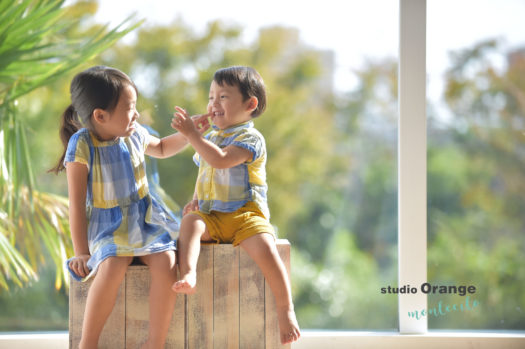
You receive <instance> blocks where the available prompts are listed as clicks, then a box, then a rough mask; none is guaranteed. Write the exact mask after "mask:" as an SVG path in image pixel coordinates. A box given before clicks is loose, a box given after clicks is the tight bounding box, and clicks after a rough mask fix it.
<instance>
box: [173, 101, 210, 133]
mask: <svg viewBox="0 0 525 349" xmlns="http://www.w3.org/2000/svg"><path fill="white" fill-rule="evenodd" d="M175 109H176V110H177V112H176V113H175V115H174V116H173V119H172V120H171V127H173V128H174V129H176V130H177V131H179V132H180V133H182V134H183V135H184V136H186V137H188V136H190V135H192V134H198V135H200V134H201V133H203V132H205V131H206V130H207V129H208V128H209V127H210V125H209V122H208V119H207V118H208V116H210V115H209V114H202V115H196V116H195V117H190V116H188V113H187V112H186V110H184V109H183V108H181V107H178V106H177V107H175Z"/></svg>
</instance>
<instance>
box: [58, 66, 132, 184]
mask: <svg viewBox="0 0 525 349" xmlns="http://www.w3.org/2000/svg"><path fill="white" fill-rule="evenodd" d="M126 86H131V87H133V88H134V89H135V91H136V92H137V93H138V91H137V87H136V86H135V84H134V83H133V81H131V79H130V78H129V77H128V76H127V75H126V74H124V73H123V72H121V71H120V70H118V69H115V68H110V67H105V66H95V67H91V68H89V69H86V70H84V71H83V72H81V73H78V74H77V75H76V76H75V77H74V78H73V80H72V81H71V86H70V88H69V91H70V93H71V105H69V106H68V107H67V108H66V110H65V111H64V113H63V114H62V118H61V119H62V122H61V126H60V131H59V133H60V140H61V141H62V144H63V145H64V151H63V153H62V156H61V157H60V160H58V163H57V164H56V166H55V167H53V168H52V169H50V170H49V172H55V173H56V174H58V173H59V172H60V171H62V170H64V168H65V167H64V158H65V156H66V150H67V145H68V142H69V139H70V138H71V136H72V135H73V134H75V132H77V131H78V130H79V129H80V128H82V127H86V128H88V129H89V130H91V131H92V132H93V131H94V128H93V125H92V123H91V116H92V115H93V111H94V110H95V109H102V110H106V111H109V112H111V111H113V110H114V109H115V107H116V106H117V104H118V100H119V97H120V93H121V92H122V90H123V89H124V88H125V87H126Z"/></svg>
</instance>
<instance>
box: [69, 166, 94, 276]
mask: <svg viewBox="0 0 525 349" xmlns="http://www.w3.org/2000/svg"><path fill="white" fill-rule="evenodd" d="M66 174H67V184H68V185H67V186H68V195H69V227H70V230H71V239H72V240H73V250H74V252H75V257H76V258H77V260H76V261H74V262H71V263H72V264H74V265H70V267H71V269H73V271H74V272H75V273H76V274H77V275H79V276H80V277H84V276H86V275H87V274H89V269H88V267H87V261H88V259H89V258H90V253H89V246H88V241H87V217H86V193H87V178H88V168H87V166H86V165H84V164H81V163H78V162H70V163H68V164H67V166H66Z"/></svg>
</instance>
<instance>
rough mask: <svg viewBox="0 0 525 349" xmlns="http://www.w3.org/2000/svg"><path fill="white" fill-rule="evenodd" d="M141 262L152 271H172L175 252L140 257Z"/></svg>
mask: <svg viewBox="0 0 525 349" xmlns="http://www.w3.org/2000/svg"><path fill="white" fill-rule="evenodd" d="M141 260H142V261H143V262H144V264H146V265H147V266H148V267H149V268H150V269H151V270H152V271H153V270H172V269H175V267H176V257H175V251H165V252H159V253H154V254H150V255H147V256H142V257H141Z"/></svg>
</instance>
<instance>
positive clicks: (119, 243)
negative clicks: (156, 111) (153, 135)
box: [64, 124, 179, 281]
mask: <svg viewBox="0 0 525 349" xmlns="http://www.w3.org/2000/svg"><path fill="white" fill-rule="evenodd" d="M148 140H149V136H148V131H147V130H146V129H145V128H144V127H142V126H141V125H138V124H137V129H136V131H135V132H133V134H131V135H130V136H129V137H123V138H118V139H117V140H114V141H99V140H97V138H96V137H95V136H94V135H93V134H92V133H91V132H90V131H89V130H87V129H85V128H83V129H80V130H79V131H77V132H76V133H75V134H74V135H73V136H72V137H71V139H70V140H69V144H68V147H67V151H66V157H65V159H64V165H65V166H67V163H69V162H79V163H82V164H85V165H86V166H87V167H88V187H87V195H86V215H87V221H88V228H87V235H88V236H87V238H88V245H89V251H90V254H91V258H90V259H89V261H88V267H89V269H90V270H91V272H90V273H89V275H87V276H86V277H84V278H81V277H79V276H78V275H76V274H75V273H74V272H73V271H72V270H71V269H69V260H68V261H67V262H66V266H67V267H68V269H69V271H70V273H71V275H72V276H73V278H75V279H76V280H79V281H85V280H87V279H89V278H91V277H92V276H93V275H94V274H95V273H96V271H97V268H98V266H99V265H100V263H101V262H102V261H104V260H105V259H106V258H108V257H111V256H144V255H148V254H153V253H158V252H164V251H169V250H175V249H176V239H177V238H178V232H179V222H178V221H177V219H176V218H174V216H173V214H171V212H170V211H169V210H168V209H167V208H166V206H165V205H164V204H163V203H162V202H159V201H158V200H157V199H155V197H154V196H153V195H151V194H150V192H149V188H148V181H147V177H146V166H145V161H144V151H145V150H146V147H147V146H148Z"/></svg>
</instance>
